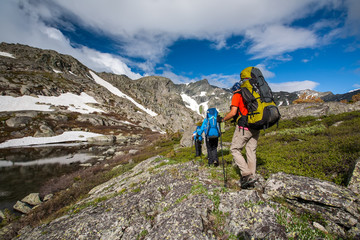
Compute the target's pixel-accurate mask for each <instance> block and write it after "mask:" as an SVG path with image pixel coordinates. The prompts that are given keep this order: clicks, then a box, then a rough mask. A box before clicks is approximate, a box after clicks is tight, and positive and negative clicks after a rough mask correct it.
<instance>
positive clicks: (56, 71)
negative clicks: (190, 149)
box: [53, 68, 63, 73]
mask: <svg viewBox="0 0 360 240" xmlns="http://www.w3.org/2000/svg"><path fill="white" fill-rule="evenodd" d="M53 71H54V72H55V73H63V72H62V71H59V70H56V69H54V68H53Z"/></svg>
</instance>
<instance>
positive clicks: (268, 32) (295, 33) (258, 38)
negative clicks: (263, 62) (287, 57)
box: [246, 25, 318, 59]
mask: <svg viewBox="0 0 360 240" xmlns="http://www.w3.org/2000/svg"><path fill="white" fill-rule="evenodd" d="M246 36H247V37H248V38H250V39H252V42H253V44H252V45H251V47H250V49H249V50H248V52H249V53H250V54H253V55H254V56H253V59H259V58H267V57H273V56H277V55H281V54H283V53H287V52H292V51H295V50H297V49H300V48H309V47H310V48H311V47H314V46H315V45H316V43H317V42H318V40H317V36H316V35H315V34H314V33H313V32H312V31H310V30H307V29H304V28H290V27H286V26H282V25H272V26H268V27H266V28H263V27H258V28H253V29H248V30H246Z"/></svg>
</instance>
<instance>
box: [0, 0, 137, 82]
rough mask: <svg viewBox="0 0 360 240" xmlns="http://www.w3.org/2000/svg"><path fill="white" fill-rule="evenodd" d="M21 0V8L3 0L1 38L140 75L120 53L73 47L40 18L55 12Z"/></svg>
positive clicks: (99, 68) (101, 67)
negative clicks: (125, 61)
mask: <svg viewBox="0 0 360 240" xmlns="http://www.w3.org/2000/svg"><path fill="white" fill-rule="evenodd" d="M18 3H19V6H21V8H19V6H18V5H17V1H10V0H5V1H1V3H0V32H1V33H6V34H1V35H0V41H4V42H9V43H21V44H26V45H31V46H34V47H39V48H43V49H53V50H55V51H58V52H59V53H62V54H69V55H71V56H73V57H75V58H77V59H78V60H79V61H80V62H82V63H83V64H85V65H86V66H88V67H90V68H92V69H94V70H96V71H110V72H114V73H117V74H126V75H127V76H128V77H130V78H132V79H137V78H139V77H141V75H139V74H136V73H134V72H132V71H131V69H130V68H129V67H128V66H127V65H126V64H125V63H124V61H123V60H122V59H121V58H120V57H116V56H115V55H110V54H104V53H101V52H98V51H96V50H93V49H89V48H87V47H84V46H78V47H73V46H72V44H71V43H70V41H69V39H67V38H66V37H65V36H64V35H63V34H62V33H61V31H59V30H58V29H56V28H53V27H48V26H46V25H45V23H44V22H43V21H41V20H40V17H39V16H40V15H41V16H43V15H45V16H51V14H52V12H50V9H47V8H46V6H42V7H38V8H33V6H32V5H30V4H28V2H27V1H21V2H20V1H19V2H18ZM20 3H21V4H20ZM30 10H31V11H30ZM36 13H37V14H38V15H37V14H36Z"/></svg>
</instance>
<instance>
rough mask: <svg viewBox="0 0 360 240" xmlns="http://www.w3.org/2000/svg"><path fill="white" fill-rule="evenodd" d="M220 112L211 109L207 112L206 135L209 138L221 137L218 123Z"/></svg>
mask: <svg viewBox="0 0 360 240" xmlns="http://www.w3.org/2000/svg"><path fill="white" fill-rule="evenodd" d="M217 116H218V111H217V110H216V108H209V109H208V110H207V112H206V118H207V126H206V131H205V135H206V137H207V138H218V137H220V129H219V124H218V122H217Z"/></svg>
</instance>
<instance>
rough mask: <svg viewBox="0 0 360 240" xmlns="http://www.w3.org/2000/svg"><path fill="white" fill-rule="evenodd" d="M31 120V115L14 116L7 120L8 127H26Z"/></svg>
mask: <svg viewBox="0 0 360 240" xmlns="http://www.w3.org/2000/svg"><path fill="white" fill-rule="evenodd" d="M30 121H31V117H13V118H9V119H8V120H6V125H7V126H8V127H14V128H17V127H25V126H26V125H27V124H28V123H29V122H30Z"/></svg>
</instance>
